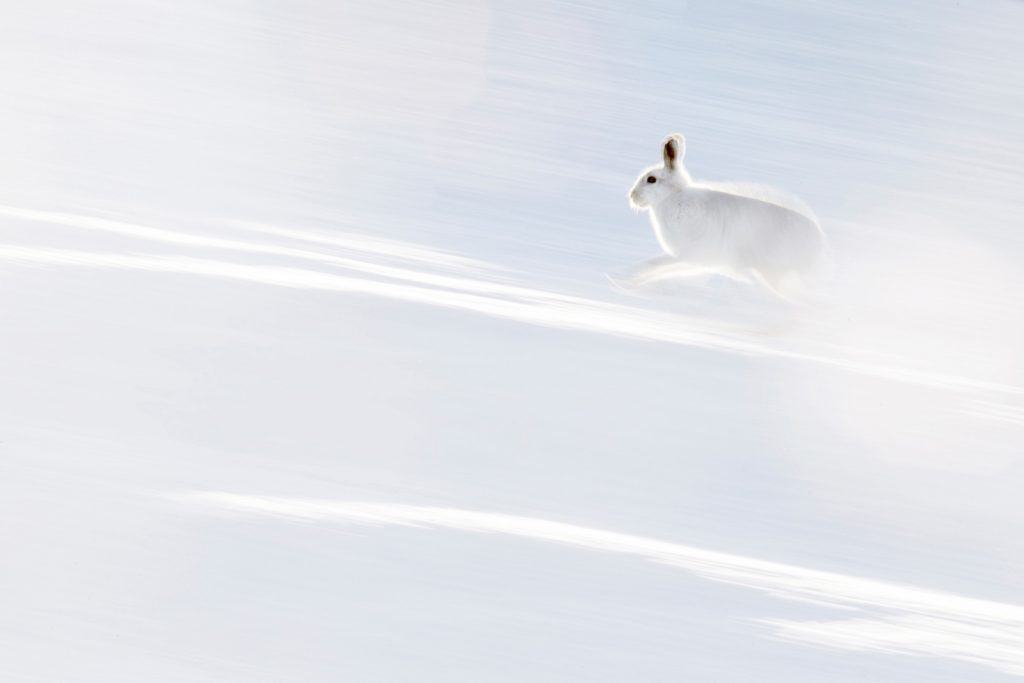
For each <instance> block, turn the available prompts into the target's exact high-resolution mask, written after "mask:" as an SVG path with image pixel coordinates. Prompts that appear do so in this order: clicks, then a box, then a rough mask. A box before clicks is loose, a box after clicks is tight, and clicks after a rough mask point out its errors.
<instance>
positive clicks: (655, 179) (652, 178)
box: [647, 175, 658, 183]
mask: <svg viewBox="0 0 1024 683" xmlns="http://www.w3.org/2000/svg"><path fill="white" fill-rule="evenodd" d="M647 182H649V183H656V182H658V179H657V178H655V177H654V176H652V175H649V176H647Z"/></svg>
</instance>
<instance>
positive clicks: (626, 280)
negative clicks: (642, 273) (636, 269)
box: [604, 273, 640, 294]
mask: <svg viewBox="0 0 1024 683" xmlns="http://www.w3.org/2000/svg"><path fill="white" fill-rule="evenodd" d="M604 276H605V278H607V280H608V282H609V284H611V286H612V289H614V290H615V291H617V292H622V293H623V294H632V293H634V292H635V291H636V289H637V287H639V286H640V285H639V283H638V282H637V281H636V278H635V277H633V276H631V275H626V274H622V273H605V274H604Z"/></svg>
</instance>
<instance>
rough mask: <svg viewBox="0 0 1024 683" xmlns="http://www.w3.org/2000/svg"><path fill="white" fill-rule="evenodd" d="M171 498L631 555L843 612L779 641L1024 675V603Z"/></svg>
mask: <svg viewBox="0 0 1024 683" xmlns="http://www.w3.org/2000/svg"><path fill="white" fill-rule="evenodd" d="M168 497H169V498H170V499H172V500H174V501H176V502H179V503H182V504H185V505H187V506H190V507H195V508H198V509H199V510H204V511H209V512H213V513H214V514H245V515H256V516H267V517H271V518H279V519H285V520H293V521H299V522H306V523H334V524H361V525H368V526H374V525H398V526H406V527H415V528H421V529H449V530H454V531H460V532H471V533H485V534H505V535H508V536H516V537H520V538H529V539H533V540H537V541H545V542H549V543H558V544H562V545H566V546H570V547H574V548H580V549H584V550H592V551H598V552H605V553H617V554H625V555H633V556H636V557H640V558H643V559H646V560H649V561H652V562H658V563H661V564H665V565H669V566H672V567H676V568H679V569H681V570H684V571H687V572H689V573H691V574H693V575H695V576H698V577H701V578H704V579H707V580H710V581H716V582H721V583H727V584H732V585H736V586H743V587H746V588H750V589H753V590H757V591H761V592H763V593H767V594H770V595H772V596H774V597H777V598H780V599H784V600H798V601H801V602H805V603H811V604H815V605H818V606H819V607H821V608H822V609H828V610H840V611H842V612H843V615H842V616H841V617H839V618H835V617H834V616H833V617H832V618H826V619H822V620H815V621H806V620H802V621H797V620H790V619H757V620H755V622H756V623H759V624H761V625H763V626H766V627H768V628H769V629H770V635H771V636H772V637H775V638H780V639H786V640H791V641H797V642H802V643H807V644H812V645H817V646H823V647H830V648H836V649H842V650H857V651H875V652H884V653H891V654H902V655H912V656H920V657H941V658H947V659H954V660H959V661H963V662H970V663H972V664H977V665H981V666H986V667H990V668H992V669H996V670H999V671H1002V672H1005V673H1008V674H1014V675H1020V676H1024V607H1022V606H1019V605H1013V604H1007V603H1001V602H994V601H988V600H979V599H975V598H970V597H965V596H962V595H956V594H953V593H944V592H939V591H932V590H927V589H923V588H918V587H916V586H911V585H900V584H895V583H887V582H884V581H876V580H872V579H865V578H860V577H856V576H850V575H846V574H838V573H834V572H823V571H817V570H814V569H808V568H804V567H798V566H794V565H788V564H782V563H778V562H769V561H765V560H758V559H755V558H750V557H744V556H742V555H732V554H728V553H722V552H715V551H709V550H703V549H701V548H695V547H692V546H687V545H683V544H680V543H674V542H670V541H663V540H658V539H654V538H647V537H643V536H635V535H631V534H624V533H619V532H614V531H607V530H603V529H595V528H589V527H582V526H576V525H573V524H565V523H561V522H554V521H549V520H545V519H538V518H532V517H520V516H516V515H507V514H497V513H490V512H478V511H473V510H460V509H455V508H441V507H422V506H413V505H400V504H391V503H369V502H350V501H330V500H316V499H306V498H280V497H268V496H255V495H240V494H236V493H227V492H219V491H194V492H186V493H176V494H170V495H168Z"/></svg>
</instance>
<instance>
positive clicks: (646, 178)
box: [629, 133, 690, 209]
mask: <svg viewBox="0 0 1024 683" xmlns="http://www.w3.org/2000/svg"><path fill="white" fill-rule="evenodd" d="M685 152H686V141H685V140H684V139H683V136H682V135H680V134H679V133H673V134H672V135H670V136H668V137H667V138H665V142H664V144H662V147H661V154H662V164H661V165H660V166H651V167H650V168H648V169H647V170H645V171H644V172H643V173H641V174H640V177H639V178H637V179H636V184H634V185H633V189H632V190H630V191H629V205H630V206H632V207H633V208H634V209H649V208H650V207H652V206H654V205H655V204H658V203H659V202H660V201H661V200H662V199H664V198H665V197H667V196H669V195H670V194H673V193H675V192H678V191H679V190H681V189H682V188H683V187H685V186H686V185H687V184H688V183H689V182H690V176H689V175H688V174H687V173H686V169H685V168H683V154H684V153H685Z"/></svg>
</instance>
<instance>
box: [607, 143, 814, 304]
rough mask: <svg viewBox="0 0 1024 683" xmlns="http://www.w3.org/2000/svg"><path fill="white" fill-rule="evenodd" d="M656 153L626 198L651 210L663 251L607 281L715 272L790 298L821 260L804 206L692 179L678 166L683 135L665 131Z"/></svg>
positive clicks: (755, 190)
mask: <svg viewBox="0 0 1024 683" xmlns="http://www.w3.org/2000/svg"><path fill="white" fill-rule="evenodd" d="M662 152H663V157H664V163H663V164H662V165H661V166H652V167H650V168H648V169H647V170H646V171H644V172H643V173H642V174H641V175H640V177H639V178H638V179H637V181H636V184H635V185H634V186H633V189H632V190H630V192H629V203H630V205H631V206H632V207H633V208H634V209H638V210H645V211H649V212H650V214H651V223H652V224H653V225H654V234H655V235H656V236H657V238H658V242H659V243H660V244H661V248H662V249H664V250H665V252H666V255H664V256H660V257H658V258H654V259H651V260H650V261H646V262H644V263H642V264H640V265H639V266H637V267H635V268H634V269H633V270H632V272H631V273H630V274H629V275H627V276H626V277H625V278H614V279H613V282H616V283H621V284H624V285H627V286H632V287H636V286H640V285H644V284H648V283H651V282H655V281H658V280H662V279H665V278H669V277H678V276H689V275H699V274H704V273H717V274H720V275H725V276H728V277H731V278H734V279H737V280H742V281H745V282H750V281H751V280H754V281H758V282H761V283H762V284H764V285H765V286H766V287H767V288H768V289H770V290H771V291H772V292H773V293H775V294H776V295H778V296H780V297H783V298H790V297H791V296H793V295H794V294H797V293H798V292H799V291H800V290H801V289H802V288H803V287H804V285H805V281H806V279H807V277H808V276H809V275H810V274H812V273H813V272H815V271H817V270H818V268H819V266H820V265H822V264H823V263H824V247H825V237H824V234H823V233H822V231H821V228H820V227H819V225H818V221H817V219H815V217H814V215H813V214H812V213H811V212H810V209H808V208H807V207H806V206H803V205H802V204H800V203H799V202H798V201H797V200H795V199H793V198H790V197H786V196H784V195H782V194H781V193H778V192H776V191H774V190H771V189H770V188H761V187H756V186H742V185H727V184H712V183H701V182H694V181H693V180H692V179H691V178H690V174H689V173H687V172H686V169H685V168H684V167H683V154H684V153H685V142H684V140H683V136H682V135H679V134H675V135H671V136H669V137H668V138H667V139H666V140H665V143H664V146H663V148H662Z"/></svg>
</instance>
